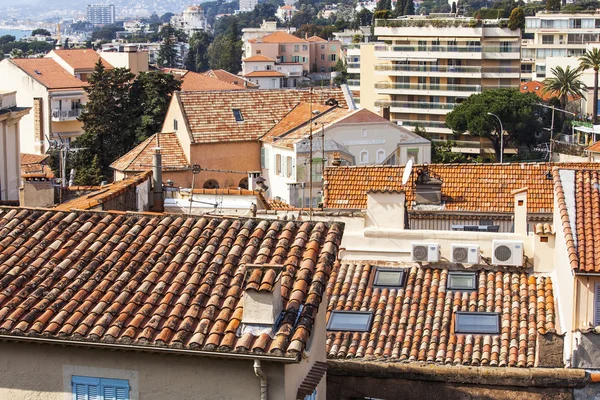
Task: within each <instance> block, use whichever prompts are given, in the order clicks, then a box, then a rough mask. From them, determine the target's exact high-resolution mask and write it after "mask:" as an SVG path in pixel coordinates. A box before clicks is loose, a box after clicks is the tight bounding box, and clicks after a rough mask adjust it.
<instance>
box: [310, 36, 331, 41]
mask: <svg viewBox="0 0 600 400" xmlns="http://www.w3.org/2000/svg"><path fill="white" fill-rule="evenodd" d="M306 40H308V41H309V42H326V41H327V40H325V39H323V38H322V37H319V36H317V35H313V36H311V37H309V38H308V39H306Z"/></svg>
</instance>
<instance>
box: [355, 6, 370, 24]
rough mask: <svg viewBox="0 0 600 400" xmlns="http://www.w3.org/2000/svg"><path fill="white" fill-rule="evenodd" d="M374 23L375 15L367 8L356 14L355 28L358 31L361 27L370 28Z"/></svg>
mask: <svg viewBox="0 0 600 400" xmlns="http://www.w3.org/2000/svg"><path fill="white" fill-rule="evenodd" d="M372 23H373V13H372V12H371V11H369V10H367V9H366V8H363V9H362V10H360V11H359V12H357V13H356V16H355V18H354V23H353V26H352V27H353V28H354V29H358V28H359V27H361V26H370V25H371V24H372Z"/></svg>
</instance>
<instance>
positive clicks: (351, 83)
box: [346, 79, 360, 86]
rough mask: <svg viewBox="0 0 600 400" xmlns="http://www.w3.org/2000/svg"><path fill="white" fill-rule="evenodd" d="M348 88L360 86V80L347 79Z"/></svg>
mask: <svg viewBox="0 0 600 400" xmlns="http://www.w3.org/2000/svg"><path fill="white" fill-rule="evenodd" d="M346 83H347V84H348V86H360V79H348V81H347V82H346Z"/></svg>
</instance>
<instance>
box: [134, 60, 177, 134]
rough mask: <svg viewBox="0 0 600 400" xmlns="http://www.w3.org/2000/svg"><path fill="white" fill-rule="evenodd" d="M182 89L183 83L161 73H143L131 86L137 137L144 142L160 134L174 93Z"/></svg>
mask: <svg viewBox="0 0 600 400" xmlns="http://www.w3.org/2000/svg"><path fill="white" fill-rule="evenodd" d="M179 89H181V81H180V80H178V79H175V77H174V76H173V75H171V74H165V73H163V72H160V71H150V72H141V73H140V74H139V75H138V76H137V77H136V79H135V81H134V82H133V85H132V86H131V94H130V98H131V99H132V103H133V104H132V109H133V110H134V112H135V111H137V113H138V115H134V116H133V117H134V118H135V120H137V122H136V124H135V126H136V128H135V136H136V141H137V142H142V141H144V140H145V139H146V138H148V137H149V136H151V135H153V134H155V133H156V132H158V131H159V130H160V128H161V126H162V123H163V121H164V119H165V116H166V115H167V109H168V108H169V103H170V101H171V96H172V95H173V92H175V91H176V90H179Z"/></svg>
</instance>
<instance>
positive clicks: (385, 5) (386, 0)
mask: <svg viewBox="0 0 600 400" xmlns="http://www.w3.org/2000/svg"><path fill="white" fill-rule="evenodd" d="M391 9H392V1H391V0H379V2H377V8H375V11H383V10H391Z"/></svg>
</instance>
